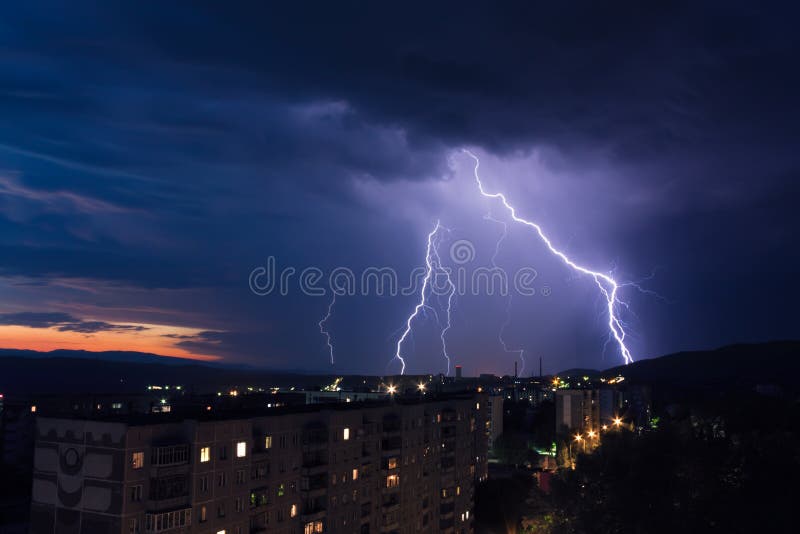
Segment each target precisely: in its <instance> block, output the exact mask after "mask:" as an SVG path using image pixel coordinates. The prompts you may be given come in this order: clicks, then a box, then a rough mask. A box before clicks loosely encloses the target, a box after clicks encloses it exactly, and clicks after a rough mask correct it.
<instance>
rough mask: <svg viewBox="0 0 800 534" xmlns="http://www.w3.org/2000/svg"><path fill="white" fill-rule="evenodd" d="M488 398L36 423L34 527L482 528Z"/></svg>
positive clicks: (315, 531) (233, 532)
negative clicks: (479, 496) (477, 523)
mask: <svg viewBox="0 0 800 534" xmlns="http://www.w3.org/2000/svg"><path fill="white" fill-rule="evenodd" d="M487 407H488V402H487V397H486V395H483V394H477V395H472V394H465V395H453V396H448V397H442V398H433V397H430V398H424V399H419V398H418V399H416V400H413V401H411V400H401V399H398V400H397V401H396V402H383V403H368V404H361V405H356V404H354V403H349V404H348V403H337V404H325V405H319V406H314V407H285V408H278V409H273V410H269V411H262V412H261V413H259V414H258V415H252V414H247V413H244V412H242V413H239V414H236V413H228V414H222V415H221V416H214V415H212V414H214V413H215V412H214V411H213V410H211V411H209V412H208V413H207V414H205V416H198V417H194V418H183V419H180V418H178V417H177V414H174V413H173V414H151V415H147V416H127V417H123V416H104V418H88V419H87V418H83V419H74V418H50V417H39V419H38V421H37V426H36V446H35V461H34V473H33V503H32V505H31V529H30V532H31V533H32V534H39V533H48V534H50V533H54V532H74V533H96V532H104V533H105V532H108V533H124V534H131V533H151V532H152V533H158V532H166V531H169V532H181V533H187V532H201V533H203V534H206V533H212V534H213V533H217V534H220V533H223V534H242V533H253V532H281V533H287V534H288V533H301V532H302V533H303V534H320V533H323V532H324V533H336V532H341V533H353V532H356V533H364V534H368V533H398V534H405V533H408V534H411V533H417V532H430V533H434V532H446V533H461V532H464V533H471V532H473V531H474V488H475V483H476V481H479V480H482V479H483V478H485V477H486V476H487V464H486V456H487V445H488V439H487V432H486V417H487V413H488V408H487Z"/></svg>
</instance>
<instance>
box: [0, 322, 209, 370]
mask: <svg viewBox="0 0 800 534" xmlns="http://www.w3.org/2000/svg"><path fill="white" fill-rule="evenodd" d="M131 326H143V327H145V328H146V329H147V330H142V331H102V332H94V333H91V334H86V333H81V332H70V331H67V332H62V331H59V330H58V329H57V328H30V327H27V326H17V325H5V326H0V347H2V348H15V349H27V350H37V351H51V350H57V349H68V350H87V351H92V352H101V351H109V350H111V351H135V352H149V353H153V354H159V355H161V356H171V357H175V358H186V359H190V360H202V361H213V360H219V359H220V358H219V356H213V355H210V354H197V353H193V352H189V351H187V350H185V349H183V348H181V347H180V346H177V344H176V343H177V341H176V340H175V339H173V338H170V337H165V336H166V335H168V334H172V335H178V336H195V335H197V334H198V333H200V332H201V330H198V329H194V328H184V327H176V326H167V325H151V324H138V323H137V324H131Z"/></svg>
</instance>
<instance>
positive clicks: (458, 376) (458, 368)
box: [456, 365, 462, 379]
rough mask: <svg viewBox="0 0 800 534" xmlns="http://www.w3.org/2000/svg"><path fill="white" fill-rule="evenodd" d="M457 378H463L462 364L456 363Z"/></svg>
mask: <svg viewBox="0 0 800 534" xmlns="http://www.w3.org/2000/svg"><path fill="white" fill-rule="evenodd" d="M456 378H457V379H460V378H462V377H461V366H460V365H456Z"/></svg>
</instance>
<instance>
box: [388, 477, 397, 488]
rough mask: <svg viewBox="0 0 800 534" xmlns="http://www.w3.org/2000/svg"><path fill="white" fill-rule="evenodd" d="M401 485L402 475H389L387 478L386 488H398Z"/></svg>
mask: <svg viewBox="0 0 800 534" xmlns="http://www.w3.org/2000/svg"><path fill="white" fill-rule="evenodd" d="M399 485H400V475H389V476H388V477H386V487H387V488H396V487H397V486H399Z"/></svg>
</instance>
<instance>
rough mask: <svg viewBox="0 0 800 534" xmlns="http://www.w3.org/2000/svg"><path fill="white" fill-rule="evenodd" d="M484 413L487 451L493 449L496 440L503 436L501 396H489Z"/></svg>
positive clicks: (502, 400)
mask: <svg viewBox="0 0 800 534" xmlns="http://www.w3.org/2000/svg"><path fill="white" fill-rule="evenodd" d="M487 402H488V409H487V411H486V425H487V427H488V429H489V450H490V451H491V450H492V448H493V447H494V442H495V440H496V439H497V438H499V437H500V436H502V435H503V402H504V397H503V396H502V395H490V396H489V398H488V401H487Z"/></svg>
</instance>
